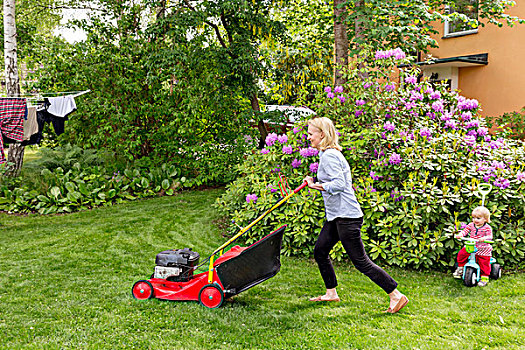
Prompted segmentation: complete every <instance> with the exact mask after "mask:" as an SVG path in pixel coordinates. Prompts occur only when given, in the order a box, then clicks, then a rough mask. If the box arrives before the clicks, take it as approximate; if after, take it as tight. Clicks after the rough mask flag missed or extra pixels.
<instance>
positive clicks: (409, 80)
mask: <svg viewBox="0 0 525 350" xmlns="http://www.w3.org/2000/svg"><path fill="white" fill-rule="evenodd" d="M405 81H406V82H407V83H409V84H415V83H417V77H416V76H415V75H409V76H407V77H406V78H405Z"/></svg>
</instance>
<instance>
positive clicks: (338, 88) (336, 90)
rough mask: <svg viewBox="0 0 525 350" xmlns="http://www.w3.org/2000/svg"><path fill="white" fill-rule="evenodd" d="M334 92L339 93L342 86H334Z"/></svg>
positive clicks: (341, 90)
mask: <svg viewBox="0 0 525 350" xmlns="http://www.w3.org/2000/svg"><path fill="white" fill-rule="evenodd" d="M334 92H335V93H336V94H340V93H341V92H343V87H342V86H336V87H335V89H334Z"/></svg>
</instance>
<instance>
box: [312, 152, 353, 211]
mask: <svg viewBox="0 0 525 350" xmlns="http://www.w3.org/2000/svg"><path fill="white" fill-rule="evenodd" d="M317 179H318V180H319V183H321V184H322V185H323V188H324V191H321V193H322V195H323V199H324V208H325V214H326V220H327V221H332V220H334V219H336V218H352V219H355V218H360V217H362V216H363V212H362V211H361V206H360V205H359V202H358V201H357V198H356V197H355V192H354V189H353V187H352V174H351V172H350V166H349V165H348V162H347V161H346V159H345V157H344V156H343V154H342V153H341V152H339V151H338V150H336V149H333V148H328V149H327V150H325V151H321V152H319V168H318V170H317Z"/></svg>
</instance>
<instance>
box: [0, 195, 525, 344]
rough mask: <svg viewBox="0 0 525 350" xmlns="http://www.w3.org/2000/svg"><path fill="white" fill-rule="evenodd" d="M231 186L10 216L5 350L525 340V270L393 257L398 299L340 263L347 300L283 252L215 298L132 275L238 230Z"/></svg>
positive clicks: (0, 254) (3, 303) (0, 217)
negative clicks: (497, 273)
mask: <svg viewBox="0 0 525 350" xmlns="http://www.w3.org/2000/svg"><path fill="white" fill-rule="evenodd" d="M221 193H222V190H206V191H195V192H188V193H183V194H179V195H177V196H174V197H163V198H156V199H150V200H143V201H137V202H131V203H127V204H123V205H119V206H114V207H107V208H100V209H96V210H92V211H85V212H80V213H74V214H70V215H66V216H47V217H39V216H27V217H21V216H8V215H6V214H3V213H2V214H0V232H1V240H0V334H2V341H1V342H0V348H5V349H65V348H69V349H118V348H122V349H124V348H126V349H128V348H136V349H457V348H469V349H525V316H524V315H525V275H523V274H514V275H504V276H503V278H502V279H500V280H498V281H494V282H492V283H490V284H489V286H488V287H486V288H479V287H478V288H466V287H463V286H462V285H461V284H460V282H459V281H457V280H454V279H453V278H452V277H451V275H450V274H442V273H437V272H415V271H404V270H401V269H395V268H389V269H388V271H389V272H390V273H391V274H392V275H393V276H394V278H396V280H397V281H398V282H399V283H400V289H401V291H402V292H404V293H406V294H407V295H408V297H409V298H410V299H411V302H410V304H409V305H408V306H407V307H406V308H405V309H403V311H402V312H401V313H400V314H396V315H390V314H384V313H382V310H383V309H385V308H386V307H387V304H388V302H387V300H388V298H387V296H386V295H385V294H384V293H383V291H382V290H380V289H379V288H378V287H377V286H375V285H374V284H373V283H372V282H370V281H369V280H368V279H367V278H366V277H364V276H363V275H361V274H360V273H359V272H357V271H356V270H355V269H354V268H351V267H349V265H348V264H347V263H345V264H339V265H337V266H336V270H337V273H338V277H339V282H340V287H339V294H340V297H341V298H342V302H341V303H332V304H318V303H311V302H309V301H308V297H310V296H314V295H318V294H319V293H321V292H322V291H323V288H322V281H321V278H320V276H319V273H318V271H317V267H316V265H315V263H314V262H313V261H310V260H305V259H296V258H283V259H282V268H281V271H280V272H279V274H277V276H276V277H274V278H272V279H270V280H268V281H266V282H264V283H263V284H260V285H258V286H255V287H253V288H251V289H249V290H247V291H245V292H243V293H241V294H239V295H238V296H236V297H234V298H233V301H232V302H226V303H225V305H224V306H223V307H221V308H219V309H213V310H210V309H206V308H204V307H203V306H200V305H199V304H198V303H195V302H165V301H159V300H148V301H137V300H134V299H133V298H132V297H131V293H130V290H131V286H132V285H133V283H134V282H135V281H136V280H138V279H142V278H145V277H148V276H149V275H150V274H151V273H152V270H153V267H154V260H155V255H156V254H157V253H158V252H159V251H161V250H164V249H168V248H184V247H192V248H193V249H194V250H195V251H197V252H199V253H200V254H201V256H207V254H209V253H210V252H211V251H212V250H213V249H214V248H216V247H217V246H219V245H220V244H221V243H223V242H224V241H225V239H224V238H223V237H221V235H220V233H219V230H218V228H217V227H216V226H215V225H214V220H216V219H217V214H216V213H215V211H214V210H213V208H212V203H213V202H214V200H215V198H217V196H219V195H220V194H221Z"/></svg>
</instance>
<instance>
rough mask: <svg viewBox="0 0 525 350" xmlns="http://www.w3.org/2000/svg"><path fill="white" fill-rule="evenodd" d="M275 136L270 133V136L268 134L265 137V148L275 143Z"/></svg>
mask: <svg viewBox="0 0 525 350" xmlns="http://www.w3.org/2000/svg"><path fill="white" fill-rule="evenodd" d="M277 138H278V136H277V134H276V133H274V132H272V133H271V134H268V136H266V140H265V141H266V146H272V145H273V144H274V143H275V141H277Z"/></svg>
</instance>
